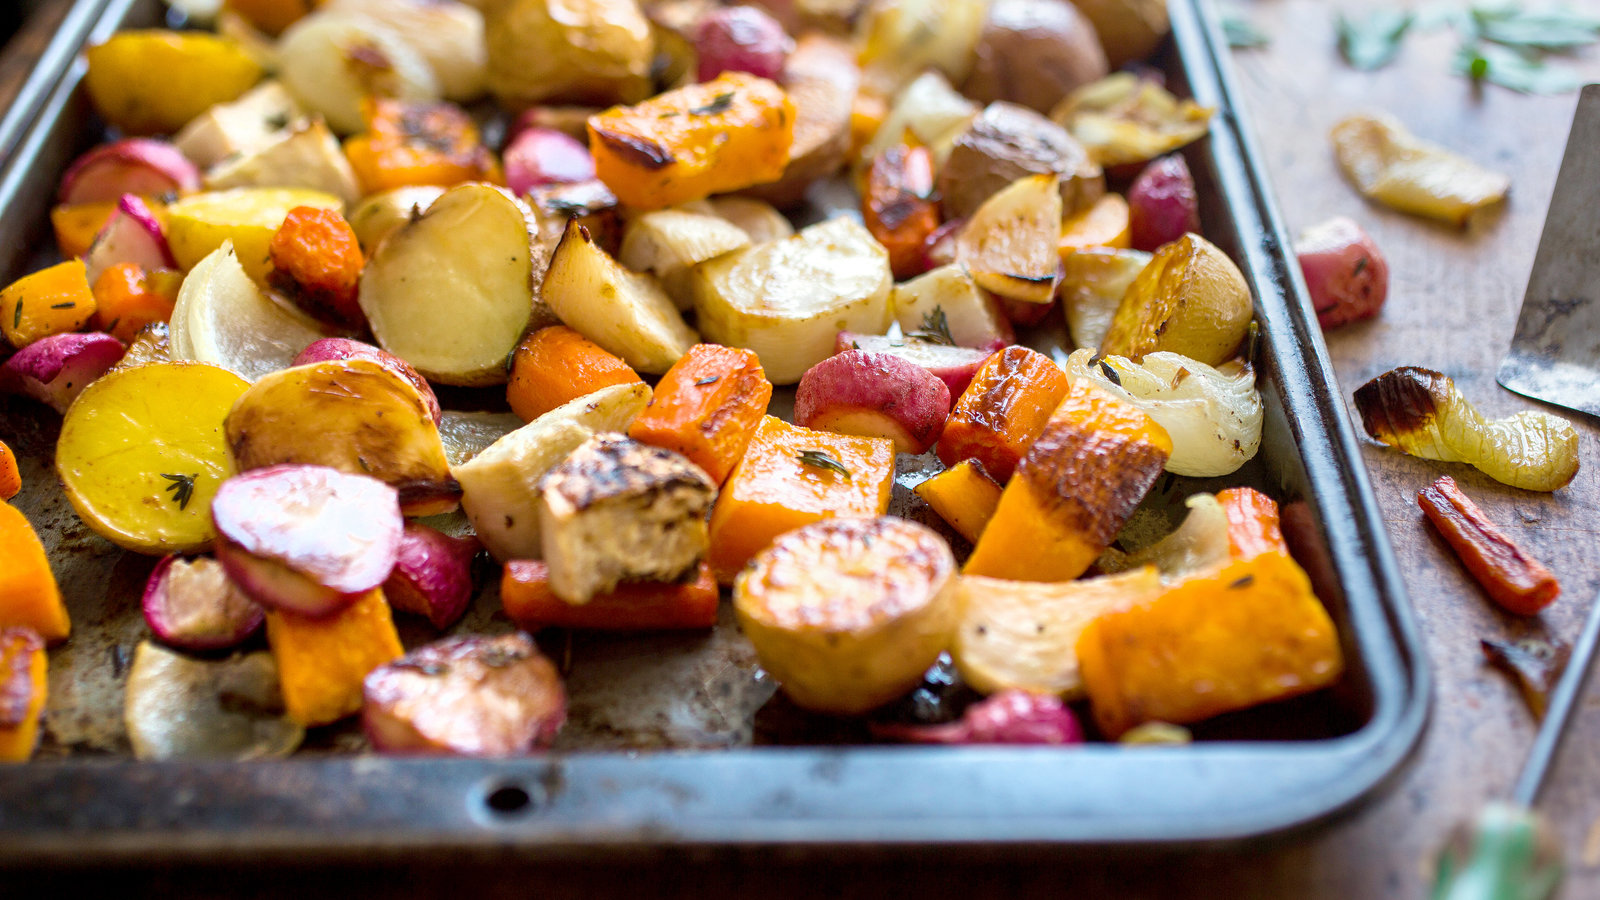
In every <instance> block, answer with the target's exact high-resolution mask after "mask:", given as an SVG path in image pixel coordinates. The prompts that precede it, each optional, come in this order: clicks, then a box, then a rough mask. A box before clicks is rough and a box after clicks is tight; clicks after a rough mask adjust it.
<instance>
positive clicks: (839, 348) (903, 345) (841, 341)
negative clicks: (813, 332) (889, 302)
mask: <svg viewBox="0 0 1600 900" xmlns="http://www.w3.org/2000/svg"><path fill="white" fill-rule="evenodd" d="M1001 346H1004V345H1001ZM998 349H1000V348H999V347H995V348H984V349H977V348H974V347H952V346H950V345H948V344H939V343H929V342H927V341H919V340H915V339H913V338H905V337H897V338H896V337H889V336H888V335H886V334H858V333H856V332H854V331H841V332H839V337H838V338H837V339H836V340H835V341H834V344H833V352H834V353H843V352H845V351H846V350H865V351H867V352H868V353H887V354H889V355H890V356H898V357H900V358H901V359H903V360H906V361H907V362H911V363H915V364H917V365H919V366H921V367H923V368H924V369H927V370H928V371H929V372H932V373H933V375H934V377H936V378H938V379H939V380H940V381H942V382H944V383H945V387H947V388H949V389H950V396H951V397H959V396H961V392H962V391H965V390H966V389H967V385H969V384H971V383H972V376H973V375H975V374H977V372H978V367H979V366H981V365H983V361H984V360H986V359H988V358H989V356H990V355H991V354H992V353H994V351H995V350H998Z"/></svg>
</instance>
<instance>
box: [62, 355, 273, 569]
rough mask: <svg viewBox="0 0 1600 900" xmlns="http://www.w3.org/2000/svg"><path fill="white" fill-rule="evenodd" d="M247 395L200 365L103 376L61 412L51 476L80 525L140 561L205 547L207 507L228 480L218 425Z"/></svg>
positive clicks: (229, 468) (238, 383) (239, 382)
mask: <svg viewBox="0 0 1600 900" xmlns="http://www.w3.org/2000/svg"><path fill="white" fill-rule="evenodd" d="M249 386H250V385H249V383H248V382H246V381H245V380H244V379H243V378H240V377H239V376H238V375H235V374H233V373H232V372H229V371H228V370H227V369H223V368H219V367H217V366H212V365H207V364H205V363H196V362H168V363H152V364H150V365H144V366H137V367H134V368H130V369H118V370H114V371H112V372H109V373H107V374H106V375H105V376H103V377H102V378H100V379H98V380H97V381H95V382H94V383H92V384H90V385H89V386H88V387H87V388H85V389H84V391H83V393H82V394H81V395H79V397H78V399H77V401H76V402H74V403H73V404H72V406H71V407H70V408H69V409H68V410H67V415H66V418H65V419H64V420H63V421H62V423H61V438H60V440H59V441H58V442H57V443H56V472H57V474H58V475H59V476H60V478H61V483H62V486H63V487H64V488H65V489H66V493H67V499H68V500H69V501H71V502H72V507H73V509H75V510H77V511H78V516H79V517H80V518H82V519H83V521H84V524H86V525H88V526H89V527H90V528H92V529H94V530H95V531H96V532H97V533H99V534H100V535H102V536H103V537H105V538H106V540H109V541H111V542H112V543H114V544H116V545H117V546H119V547H123V548H125V549H128V550H133V551H135V552H138V553H149V554H164V553H195V552H198V551H201V550H205V549H206V548H208V547H209V546H210V545H211V541H212V539H213V538H214V537H215V536H216V532H215V531H214V530H213V528H212V525H211V497H212V495H213V494H215V493H216V490H217V486H218V485H220V484H221V483H222V482H223V481H224V480H225V479H227V478H228V477H230V476H232V475H233V474H234V468H233V462H232V461H231V460H230V459H229V458H228V448H227V445H226V443H224V441H223V434H222V422H223V419H224V418H225V417H226V416H227V414H228V410H229V409H230V408H232V406H233V403H234V401H235V400H237V399H238V398H239V396H240V395H241V394H243V393H244V392H245V389H246V388H248V387H249Z"/></svg>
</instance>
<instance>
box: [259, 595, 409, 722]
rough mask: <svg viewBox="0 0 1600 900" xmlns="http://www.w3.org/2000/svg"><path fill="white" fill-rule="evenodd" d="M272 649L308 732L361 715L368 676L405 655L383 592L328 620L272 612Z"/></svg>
mask: <svg viewBox="0 0 1600 900" xmlns="http://www.w3.org/2000/svg"><path fill="white" fill-rule="evenodd" d="M267 644H268V645H269V646H270V647H271V648H272V655H273V657H274V658H275V659H276V660H277V661H278V682H279V684H280V685H281V687H282V688H283V703H284V708H285V709H286V710H287V711H288V713H289V718H291V719H294V720H295V721H296V722H299V723H300V724H302V725H305V726H308V727H309V726H313V725H326V724H328V723H329V722H337V721H338V720H340V719H342V718H344V717H345V716H348V715H350V714H351V713H354V712H357V711H359V710H360V709H361V696H362V694H361V682H362V680H363V679H365V678H366V677H367V673H368V672H371V671H372V670H373V669H376V668H377V667H379V666H381V665H383V664H384V663H387V662H393V661H394V660H396V659H399V658H400V656H401V654H403V653H404V652H405V651H404V649H403V648H402V647H401V646H400V635H399V634H397V633H396V632H395V629H394V619H393V617H392V616H391V615H390V613H389V604H388V602H386V601H385V600H384V599H383V590H382V589H381V588H374V589H373V590H371V591H368V592H367V593H365V594H362V595H361V597H360V599H358V600H356V602H355V603H353V604H351V605H350V606H348V607H346V608H344V609H343V610H340V611H339V612H337V613H334V614H333V615H331V616H328V617H326V618H320V619H318V618H312V617H311V616H306V615H301V614H299V613H292V612H287V611H284V610H278V609H269V610H267Z"/></svg>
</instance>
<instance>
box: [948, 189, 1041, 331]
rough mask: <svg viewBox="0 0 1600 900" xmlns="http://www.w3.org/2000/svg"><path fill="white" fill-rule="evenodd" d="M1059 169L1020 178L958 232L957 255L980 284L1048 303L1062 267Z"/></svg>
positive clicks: (1007, 294) (1008, 296)
mask: <svg viewBox="0 0 1600 900" xmlns="http://www.w3.org/2000/svg"><path fill="white" fill-rule="evenodd" d="M1060 181H1061V180H1060V178H1059V177H1058V176H1056V175H1029V176H1026V177H1023V178H1019V179H1017V180H1016V181H1014V182H1012V183H1011V184H1010V185H1009V186H1007V187H1006V188H1004V189H1003V190H1001V191H1000V192H999V193H997V194H995V195H994V196H992V197H990V198H989V199H988V200H985V201H984V202H983V205H982V206H981V207H979V208H978V211H977V212H976V213H974V214H973V216H972V218H971V219H968V220H967V224H966V225H965V226H964V227H963V228H962V229H961V232H960V234H959V236H958V237H957V238H956V260H957V261H958V262H960V263H961V264H962V265H964V266H966V267H967V271H969V272H971V273H972V280H973V281H975V282H977V284H978V286H979V287H982V288H984V289H985V290H989V291H993V292H994V293H995V294H998V295H999V296H1001V297H1002V298H1006V299H1010V300H1020V301H1022V302H1024V303H1033V304H1047V303H1049V302H1050V301H1051V300H1052V299H1054V297H1055V290H1056V276H1057V270H1058V269H1060V267H1061V259H1060V251H1059V249H1058V248H1057V245H1058V244H1059V243H1060V240H1061V191H1060Z"/></svg>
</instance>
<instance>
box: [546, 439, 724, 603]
mask: <svg viewBox="0 0 1600 900" xmlns="http://www.w3.org/2000/svg"><path fill="white" fill-rule="evenodd" d="M537 490H538V491H539V500H538V504H537V506H538V514H539V533H540V541H541V543H542V545H543V549H544V560H545V562H546V563H547V564H548V565H549V566H550V588H551V590H553V591H555V592H556V596H558V597H560V598H561V599H563V600H565V601H567V602H568V603H574V604H582V603H585V602H587V601H588V600H589V599H590V598H592V597H594V596H595V595H596V594H605V593H610V592H611V591H614V590H616V588H617V585H618V584H620V583H622V582H623V581H675V580H678V579H680V578H683V577H684V576H686V575H687V574H689V573H691V572H692V571H693V570H694V568H695V567H696V566H697V565H699V563H700V560H701V559H702V558H703V557H704V556H705V553H706V546H707V531H706V513H708V512H709V511H710V510H711V503H712V501H713V500H715V499H716V495H717V485H716V482H715V481H712V480H711V478H710V476H708V475H706V473H705V472H704V471H702V470H701V469H700V467H698V466H696V465H695V464H694V463H692V462H690V461H689V460H688V458H686V457H684V456H683V455H682V454H680V453H675V452H673V451H671V450H663V449H661V448H660V447H652V446H649V445H648V444H641V443H639V442H638V441H634V440H631V439H629V438H626V437H623V436H622V435H620V434H597V435H594V436H593V437H591V438H589V439H588V440H587V441H585V442H584V443H583V444H580V445H579V446H578V447H577V448H576V449H574V450H573V451H572V453H571V454H569V455H568V456H567V458H566V459H565V460H563V461H562V462H560V463H557V464H556V465H555V466H554V467H553V468H551V469H550V470H549V471H548V472H546V473H545V475H544V477H543V478H541V479H539V484H538V486H537Z"/></svg>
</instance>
